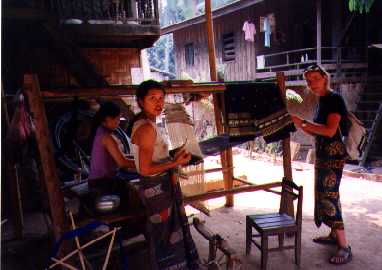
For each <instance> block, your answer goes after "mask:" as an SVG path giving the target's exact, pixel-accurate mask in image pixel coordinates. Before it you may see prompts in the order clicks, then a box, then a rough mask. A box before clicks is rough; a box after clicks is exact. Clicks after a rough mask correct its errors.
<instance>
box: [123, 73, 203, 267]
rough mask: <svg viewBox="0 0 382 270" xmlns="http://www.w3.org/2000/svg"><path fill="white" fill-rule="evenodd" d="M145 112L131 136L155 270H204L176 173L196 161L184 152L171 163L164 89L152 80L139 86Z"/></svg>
mask: <svg viewBox="0 0 382 270" xmlns="http://www.w3.org/2000/svg"><path fill="white" fill-rule="evenodd" d="M136 97H137V102H138V105H139V107H140V108H141V112H140V113H139V114H138V115H137V116H136V117H135V119H134V120H133V121H132V123H131V125H130V127H129V129H128V131H127V133H128V135H130V137H131V142H132V145H131V150H132V152H133V155H134V160H135V164H136V168H137V171H138V173H139V174H140V175H141V178H140V180H141V181H140V187H139V193H140V197H141V199H142V201H143V204H144V206H145V208H146V215H147V223H146V238H147V240H148V242H149V250H150V264H151V268H150V269H160V270H162V269H179V270H183V269H184V270H185V269H199V257H198V253H197V250H196V247H195V243H194V241H193V239H192V236H191V232H190V228H189V225H188V220H187V216H186V213H185V210H184V206H183V202H182V193H181V190H180V185H179V183H178V182H177V181H176V177H175V175H174V173H172V169H175V168H176V167H178V166H179V165H184V164H186V163H188V162H189V161H190V159H191V155H190V154H189V153H187V152H186V151H185V150H184V149H183V150H179V151H178V152H177V153H176V154H175V158H174V159H172V158H170V156H169V151H168V145H167V143H166V142H165V139H164V138H163V136H162V135H161V131H160V130H159V128H158V126H157V125H156V123H155V122H156V118H157V117H158V116H159V115H160V114H161V113H162V111H163V107H164V98H165V91H164V88H163V86H162V85H161V84H160V83H158V82H156V81H153V80H149V81H145V82H143V83H141V84H140V86H139V88H138V89H137V93H136Z"/></svg>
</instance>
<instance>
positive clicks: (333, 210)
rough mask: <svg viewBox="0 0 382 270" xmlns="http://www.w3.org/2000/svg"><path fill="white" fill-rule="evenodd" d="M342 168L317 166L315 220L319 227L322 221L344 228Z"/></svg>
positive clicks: (331, 225) (336, 228) (337, 227)
mask: <svg viewBox="0 0 382 270" xmlns="http://www.w3.org/2000/svg"><path fill="white" fill-rule="evenodd" d="M342 169H343V167H342V168H331V167H326V168H317V167H316V168H315V208H314V221H315V223H316V225H317V227H320V226H321V224H322V223H324V224H325V225H327V226H329V227H330V228H332V229H334V230H341V229H344V223H343V220H342V210H341V202H340V194H339V187H340V183H341V177H342Z"/></svg>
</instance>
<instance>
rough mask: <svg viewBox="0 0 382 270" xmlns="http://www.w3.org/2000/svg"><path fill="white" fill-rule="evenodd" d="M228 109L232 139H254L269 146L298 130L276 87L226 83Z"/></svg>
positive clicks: (272, 84)
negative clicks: (257, 134) (233, 137)
mask: <svg viewBox="0 0 382 270" xmlns="http://www.w3.org/2000/svg"><path fill="white" fill-rule="evenodd" d="M224 95H225V106H226V114H227V119H228V120H227V121H228V128H229V129H228V130H229V135H231V136H246V135H254V134H256V133H258V132H259V131H260V133H261V134H262V136H263V137H264V140H265V142H266V143H271V142H276V141H279V140H282V139H285V138H288V137H289V133H290V132H295V131H296V128H295V126H294V124H293V121H292V118H291V117H290V115H289V113H288V111H287V110H286V107H285V104H284V101H283V98H282V97H281V94H280V90H279V88H278V85H277V84H276V83H260V82H242V83H227V84H226V91H225V94H224Z"/></svg>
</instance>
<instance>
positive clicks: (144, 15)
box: [48, 0, 159, 25]
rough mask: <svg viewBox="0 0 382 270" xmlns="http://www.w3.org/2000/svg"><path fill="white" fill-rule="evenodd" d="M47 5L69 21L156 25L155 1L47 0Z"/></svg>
mask: <svg viewBox="0 0 382 270" xmlns="http://www.w3.org/2000/svg"><path fill="white" fill-rule="evenodd" d="M48 6H49V9H50V11H51V12H54V13H55V14H57V16H58V17H59V18H60V20H61V22H63V23H68V24H155V25H159V14H158V0H50V1H49V4H48Z"/></svg>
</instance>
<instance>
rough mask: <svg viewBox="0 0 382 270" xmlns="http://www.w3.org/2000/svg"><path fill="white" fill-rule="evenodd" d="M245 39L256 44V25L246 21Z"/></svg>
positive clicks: (244, 27) (244, 28) (244, 26)
mask: <svg viewBox="0 0 382 270" xmlns="http://www.w3.org/2000/svg"><path fill="white" fill-rule="evenodd" d="M243 32H244V39H245V40H246V41H250V42H254V41H255V35H256V27H255V24H253V23H251V22H249V21H245V22H244V25H243Z"/></svg>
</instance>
